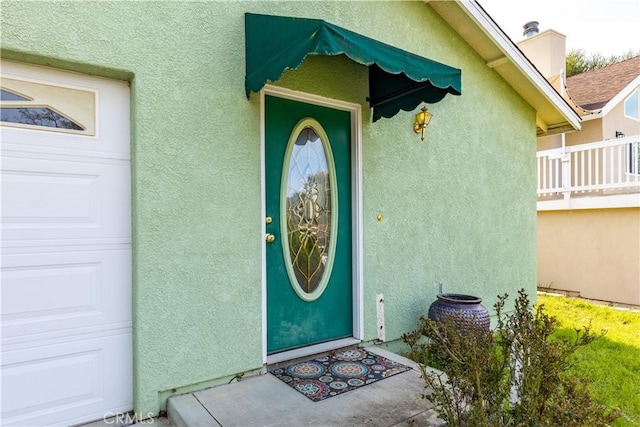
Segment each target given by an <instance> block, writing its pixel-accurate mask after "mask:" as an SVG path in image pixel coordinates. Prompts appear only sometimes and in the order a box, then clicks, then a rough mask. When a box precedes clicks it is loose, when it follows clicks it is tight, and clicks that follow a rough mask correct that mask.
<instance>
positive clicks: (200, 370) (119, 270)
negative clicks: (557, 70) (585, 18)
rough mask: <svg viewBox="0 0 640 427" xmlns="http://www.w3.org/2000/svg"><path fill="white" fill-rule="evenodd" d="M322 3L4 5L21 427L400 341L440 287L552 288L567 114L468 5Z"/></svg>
mask: <svg viewBox="0 0 640 427" xmlns="http://www.w3.org/2000/svg"><path fill="white" fill-rule="evenodd" d="M307 5H309V4H308V3H304V2H302V3H301V2H277V3H276V2H267V1H263V2H253V1H247V2H240V1H233V2H231V1H230V2H217V1H212V2H207V1H199V2H184V3H183V2H46V3H45V2H22V1H4V2H3V4H2V22H1V25H2V52H1V53H2V74H3V78H2V82H1V84H2V89H3V92H2V103H1V104H0V106H1V107H2V121H3V122H2V131H1V132H2V135H1V136H2V156H3V157H2V169H3V171H2V173H3V175H2V179H3V180H2V185H3V187H2V227H3V230H2V231H3V233H2V239H3V242H2V244H3V253H2V274H3V282H2V328H3V329H2V410H3V414H2V422H3V424H4V425H54V424H55V425H58V424H59V425H62V424H66V425H69V424H74V423H80V422H84V421H88V420H91V419H96V418H101V417H102V416H103V415H105V414H108V413H114V412H119V411H127V410H131V409H132V408H133V409H134V410H135V411H136V412H137V414H138V417H142V418H144V417H147V416H149V415H154V414H158V413H159V412H160V411H161V410H163V409H164V408H165V404H166V399H167V397H168V396H170V395H172V394H174V393H181V392H185V391H189V390H194V389H200V388H205V387H209V386H214V385H218V384H223V383H227V382H229V381H230V380H232V379H233V378H234V377H235V375H236V374H239V373H246V374H247V375H250V374H251V373H256V372H258V371H261V370H264V368H265V366H266V365H267V364H269V363H273V362H275V361H278V360H286V359H290V358H294V357H300V356H304V355H309V354H312V353H316V352H320V351H327V350H329V349H332V348H338V347H342V346H346V345H372V344H374V343H379V342H381V341H386V342H387V343H385V344H384V345H386V346H388V347H389V348H392V349H393V348H395V349H399V348H401V347H400V345H399V343H400V337H401V335H402V334H403V333H404V332H407V331H409V330H411V329H413V328H415V326H416V324H417V321H418V318H419V316H420V315H424V314H426V312H427V310H428V307H429V304H431V302H433V301H434V300H435V298H436V294H437V292H438V285H437V283H438V282H443V283H444V284H445V291H448V292H462V293H470V294H476V295H478V296H480V297H482V298H484V303H485V305H486V306H487V307H491V306H492V305H493V303H494V302H495V301H496V296H497V295H498V294H502V293H505V292H508V293H509V294H511V295H515V294H516V291H517V290H518V289H519V288H524V289H526V290H527V291H528V292H529V294H534V293H535V289H536V267H535V250H536V248H535V221H536V217H535V195H534V192H533V188H534V186H535V163H534V161H533V158H534V153H535V141H536V130H537V129H538V130H539V132H540V133H542V134H545V133H548V132H554V131H559V130H563V129H577V128H579V126H580V125H579V118H578V116H577V115H576V114H575V112H574V111H573V110H572V109H571V107H570V106H569V105H568V104H567V103H566V102H565V101H564V100H563V99H562V97H560V96H559V95H558V93H557V92H556V91H555V90H554V89H553V88H552V87H551V86H550V85H549V83H548V82H547V81H546V80H545V79H544V78H543V77H542V76H541V75H540V74H538V72H537V71H536V70H535V67H533V65H532V64H531V63H530V62H529V61H528V60H527V59H526V58H525V57H524V56H523V55H522V54H521V52H520V51H519V50H518V49H517V48H516V47H515V45H514V44H513V42H512V41H511V40H509V39H508V37H507V36H505V34H504V33H503V32H502V31H501V30H500V29H499V28H498V27H497V26H496V25H495V23H494V22H493V21H492V20H491V19H490V18H489V17H488V16H487V15H486V13H485V12H484V11H483V10H482V8H481V7H480V6H479V5H478V4H477V3H475V2H431V3H428V4H425V3H424V2H386V1H381V2H378V3H371V2H332V1H325V2H322V1H316V2H313V5H312V7H311V6H307ZM245 14H248V15H245ZM287 16H295V17H298V18H313V20H311V19H292V18H286V17H287ZM319 20H326V21H327V22H328V23H327V22H324V21H319ZM245 21H246V22H245ZM329 23H330V24H329ZM340 53H345V55H342V54H340ZM307 55H308V56H307ZM305 57H306V58H305ZM427 58H428V59H427ZM425 102H426V103H428V104H429V109H430V113H432V114H433V118H432V120H431V122H430V124H429V126H428V127H427V128H426V129H425V130H424V141H422V140H421V137H420V135H419V134H416V133H415V132H414V116H415V114H416V113H418V112H419V111H420V108H421V107H422V106H423V105H424V103H425ZM377 119H379V120H377ZM420 127H421V126H420V125H418V130H420ZM302 261H304V262H302ZM378 296H382V298H381V300H382V303H383V304H384V316H383V317H382V316H380V318H379V317H378V315H377V307H378V304H379V303H380V299H379V298H378Z"/></svg>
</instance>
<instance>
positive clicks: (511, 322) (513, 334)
mask: <svg viewBox="0 0 640 427" xmlns="http://www.w3.org/2000/svg"><path fill="white" fill-rule="evenodd" d="M507 298H508V295H504V296H500V297H499V298H498V302H497V303H496V304H495V305H494V309H495V313H496V321H497V326H496V329H495V331H493V332H491V331H486V330H483V329H481V328H470V329H468V330H465V331H461V330H459V328H458V327H457V326H456V324H455V322H454V319H453V318H452V317H450V318H449V319H446V320H445V321H443V322H435V321H433V320H431V319H427V318H424V317H422V318H420V325H419V327H418V329H416V330H415V331H413V332H411V333H408V334H405V335H404V336H403V340H404V341H405V343H407V344H408V345H409V347H410V349H411V353H410V355H409V357H411V358H412V359H413V360H414V361H416V362H418V365H419V366H420V367H421V369H422V377H423V378H424V380H425V383H426V387H425V393H424V394H423V396H422V397H423V398H425V399H428V400H429V401H430V402H431V403H433V404H434V405H435V406H436V410H437V411H438V412H439V416H440V418H442V419H443V420H445V421H446V422H447V423H448V425H449V426H496V427H498V426H532V427H533V426H595V425H598V426H604V425H609V424H610V423H611V422H612V421H613V420H614V419H616V418H617V417H619V411H617V410H614V411H610V410H607V409H606V408H605V407H604V406H603V405H599V404H597V403H595V402H594V401H593V399H592V398H591V395H590V394H589V392H588V391H587V389H586V384H585V382H584V380H579V379H578V378H576V377H574V376H571V375H569V374H568V373H567V370H568V369H569V368H570V367H571V360H572V358H571V357H570V356H571V354H573V353H574V352H575V350H576V349H578V348H579V347H582V346H586V345H588V344H589V343H591V342H592V341H594V340H596V339H598V338H599V337H601V336H602V335H604V334H605V331H601V332H600V333H598V334H595V333H593V332H592V331H591V328H590V326H586V327H583V328H582V329H576V330H575V334H574V336H573V337H572V338H571V339H551V335H552V334H553V333H554V331H555V330H556V328H557V322H556V320H555V318H553V317H550V316H548V315H547V314H546V313H545V311H544V307H543V306H538V307H537V308H536V309H535V310H533V309H532V307H531V304H530V302H529V298H528V297H527V295H526V293H525V292H524V290H520V291H519V296H518V297H517V298H516V301H515V309H514V311H513V312H512V313H509V314H507V313H505V312H504V306H505V301H506V300H507ZM427 366H433V367H435V368H437V369H439V370H440V371H435V370H431V369H428V368H427Z"/></svg>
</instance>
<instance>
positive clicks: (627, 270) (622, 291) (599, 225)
mask: <svg viewBox="0 0 640 427" xmlns="http://www.w3.org/2000/svg"><path fill="white" fill-rule="evenodd" d="M537 234H538V283H539V284H540V286H542V287H550V288H553V289H562V290H566V291H579V292H580V295H581V296H583V297H585V298H593V299H598V300H603V301H614V302H619V303H625V304H636V305H640V265H639V264H638V260H639V259H640V209H638V208H631V209H588V210H573V211H540V212H538V233H537Z"/></svg>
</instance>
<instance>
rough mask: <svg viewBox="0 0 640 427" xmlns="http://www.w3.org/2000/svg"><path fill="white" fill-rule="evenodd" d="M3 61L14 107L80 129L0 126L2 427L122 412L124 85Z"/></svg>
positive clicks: (127, 345) (127, 216)
mask: <svg viewBox="0 0 640 427" xmlns="http://www.w3.org/2000/svg"><path fill="white" fill-rule="evenodd" d="M0 62H1V64H0V69H1V70H2V79H3V80H2V82H3V84H2V85H3V90H5V91H7V92H11V90H12V89H13V90H14V93H18V94H24V95H25V96H27V97H29V98H30V99H24V100H21V101H20V102H22V103H23V104H24V105H23V104H20V108H25V109H26V110H28V111H35V110H38V108H40V104H42V105H44V106H46V108H49V109H53V110H54V111H56V112H59V113H60V115H61V116H63V117H68V118H71V119H72V120H73V121H74V123H75V122H77V123H80V125H79V126H78V127H71V128H69V127H68V126H61V127H58V124H57V123H56V124H55V126H53V125H52V123H51V122H50V121H47V120H40V118H38V117H35V119H37V120H35V119H34V120H35V121H28V120H26V119H24V117H23V116H20V120H18V119H16V120H14V121H13V122H12V121H11V120H6V121H4V122H1V123H0V149H1V158H0V160H1V162H0V163H1V165H0V166H1V168H0V169H1V176H0V179H1V192H0V194H1V196H2V204H1V210H0V217H1V220H2V230H1V231H2V236H1V237H2V246H1V248H2V249H1V251H2V253H1V255H2V256H1V262H2V264H1V268H0V270H1V272H2V286H1V288H0V289H1V292H2V295H1V298H0V302H1V306H0V308H1V310H2V312H1V314H0V321H1V322H2V325H1V329H0V332H1V344H2V345H1V348H2V349H1V351H2V354H1V357H0V362H1V367H0V371H1V374H2V379H1V386H2V393H1V395H0V396H1V399H2V402H1V406H2V409H3V411H2V414H1V420H0V424H2V425H11V426H20V425H28V426H52V425H74V424H78V423H83V422H89V421H93V420H97V419H101V418H102V417H103V416H104V415H105V414H107V413H109V412H111V413H114V412H126V411H129V410H131V409H132V407H133V405H132V400H133V399H132V394H133V381H132V371H133V367H132V366H133V357H132V303H131V294H132V288H131V278H132V271H131V248H132V241H131V161H130V139H129V133H130V126H129V116H130V108H129V88H128V84H127V82H121V81H114V80H110V79H103V78H98V77H92V76H85V75H81V74H76V73H69V72H64V71H59V70H53V69H50V68H44V67H34V66H30V65H27V64H20V63H15V62H10V61H4V60H2V61H0ZM5 86H6V87H5ZM21 88H22V89H21ZM3 102H4V104H3V108H4V107H6V108H17V107H16V106H12V105H10V104H11V102H12V101H11V100H10V99H9V100H3ZM7 102H9V103H7ZM29 103H30V104H29ZM26 110H25V111H26ZM38 111H39V110H38ZM33 114H38V113H37V111H36V112H34V113H33ZM3 117H5V119H7V117H9V116H3Z"/></svg>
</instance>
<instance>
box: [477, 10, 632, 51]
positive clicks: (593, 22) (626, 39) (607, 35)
mask: <svg viewBox="0 0 640 427" xmlns="http://www.w3.org/2000/svg"><path fill="white" fill-rule="evenodd" d="M478 2H479V3H480V5H481V6H482V7H483V8H484V10H486V11H487V13H488V14H489V15H491V17H492V18H493V20H494V21H496V22H497V23H498V25H499V26H500V28H502V30H503V31H504V32H505V33H507V35H508V36H509V37H510V38H511V39H512V40H513V41H514V42H516V43H517V42H519V41H520V40H522V39H523V38H524V37H523V36H522V26H523V25H524V24H525V23H526V22H528V21H538V22H539V23H540V25H539V28H540V31H541V32H542V31H544V30H548V29H552V30H555V31H557V32H559V33H562V34H564V35H565V36H567V51H569V50H571V49H583V50H584V51H585V52H586V53H601V54H603V55H604V56H605V57H609V56H611V55H622V54H624V53H627V52H629V51H630V50H633V51H636V52H637V51H640V0H478Z"/></svg>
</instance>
